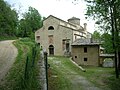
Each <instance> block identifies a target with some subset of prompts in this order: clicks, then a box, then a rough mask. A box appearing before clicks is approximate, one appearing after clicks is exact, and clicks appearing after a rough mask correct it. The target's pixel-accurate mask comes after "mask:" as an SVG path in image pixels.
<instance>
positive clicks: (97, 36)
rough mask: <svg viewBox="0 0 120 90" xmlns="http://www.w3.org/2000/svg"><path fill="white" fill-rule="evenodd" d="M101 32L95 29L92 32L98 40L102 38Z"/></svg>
mask: <svg viewBox="0 0 120 90" xmlns="http://www.w3.org/2000/svg"><path fill="white" fill-rule="evenodd" d="M100 36H101V35H100V33H99V32H98V31H94V32H93V34H92V38H93V39H96V40H100Z"/></svg>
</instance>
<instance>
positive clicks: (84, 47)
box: [72, 38, 100, 66]
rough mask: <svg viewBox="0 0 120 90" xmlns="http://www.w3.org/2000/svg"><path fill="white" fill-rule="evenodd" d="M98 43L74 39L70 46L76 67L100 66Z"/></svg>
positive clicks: (90, 40)
mask: <svg viewBox="0 0 120 90" xmlns="http://www.w3.org/2000/svg"><path fill="white" fill-rule="evenodd" d="M99 55H100V43H97V42H94V41H92V39H89V38H87V39H76V40H75V41H74V42H73V44H72V59H73V61H74V62H76V63H77V64H78V65H91V66H99V65H100V61H99V60H100V59H99Z"/></svg>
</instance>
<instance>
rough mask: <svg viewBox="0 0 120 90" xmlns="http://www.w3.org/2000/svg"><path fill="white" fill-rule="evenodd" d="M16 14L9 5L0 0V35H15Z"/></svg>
mask: <svg viewBox="0 0 120 90" xmlns="http://www.w3.org/2000/svg"><path fill="white" fill-rule="evenodd" d="M17 23H18V15H17V13H16V11H15V10H14V9H11V7H10V5H9V4H8V3H7V2H5V1H3V0H0V35H10V36H13V35H16V28H17Z"/></svg>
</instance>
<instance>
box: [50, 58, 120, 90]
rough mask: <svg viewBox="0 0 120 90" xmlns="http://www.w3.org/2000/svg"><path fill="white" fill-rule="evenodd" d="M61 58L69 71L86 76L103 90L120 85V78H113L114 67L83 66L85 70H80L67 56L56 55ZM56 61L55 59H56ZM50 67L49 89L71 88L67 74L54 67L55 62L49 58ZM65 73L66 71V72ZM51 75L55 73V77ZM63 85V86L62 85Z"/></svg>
mask: <svg viewBox="0 0 120 90" xmlns="http://www.w3.org/2000/svg"><path fill="white" fill-rule="evenodd" d="M57 58H59V59H61V61H62V64H64V65H65V66H67V67H69V68H70V69H71V71H75V72H77V73H78V74H80V75H81V76H84V77H86V78H87V79H88V80H89V81H90V82H92V83H94V84H95V85H96V86H98V87H100V88H102V89H103V90H107V89H108V88H110V89H111V90H119V87H120V79H116V78H115V74H114V69H113V68H101V67H85V66H84V68H85V69H86V72H82V71H81V70H80V69H79V68H78V67H76V66H75V65H73V64H72V63H71V62H70V61H69V58H64V57H57ZM56 61H57V59H56ZM49 63H50V66H51V68H50V69H49V70H50V71H49V74H50V76H49V90H71V89H70V88H71V83H70V82H69V80H68V79H67V78H66V77H67V76H65V75H63V74H62V73H61V69H60V68H57V67H55V64H54V63H53V61H52V60H49ZM66 73H67V72H66ZM52 75H56V76H57V78H54V77H51V76H52ZM64 85H65V88H63V86H64Z"/></svg>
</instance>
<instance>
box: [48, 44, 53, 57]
mask: <svg viewBox="0 0 120 90" xmlns="http://www.w3.org/2000/svg"><path fill="white" fill-rule="evenodd" d="M49 55H54V46H53V45H50V46H49Z"/></svg>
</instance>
